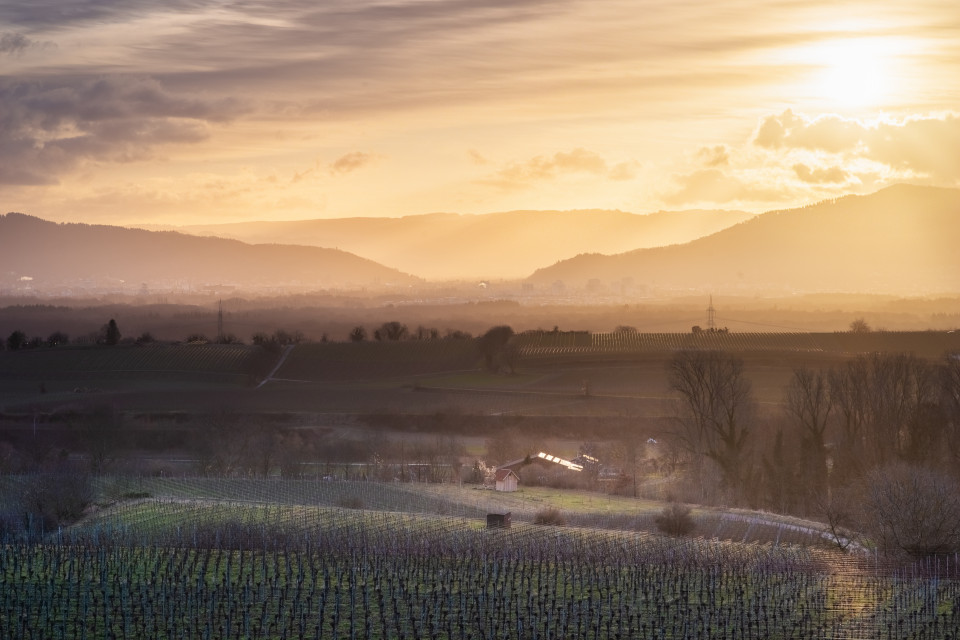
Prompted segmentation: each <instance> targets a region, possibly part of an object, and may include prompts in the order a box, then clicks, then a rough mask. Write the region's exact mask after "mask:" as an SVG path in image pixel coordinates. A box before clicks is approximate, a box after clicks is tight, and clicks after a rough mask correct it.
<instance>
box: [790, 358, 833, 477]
mask: <svg viewBox="0 0 960 640" xmlns="http://www.w3.org/2000/svg"><path fill="white" fill-rule="evenodd" d="M785 405H786V411H787V415H788V416H789V417H790V418H791V420H792V421H793V423H794V425H796V427H797V428H798V430H799V433H800V449H801V452H800V453H801V455H802V458H803V463H804V464H803V465H801V469H802V470H803V476H804V477H803V483H802V484H803V487H804V488H805V489H807V490H808V491H809V492H811V493H812V494H813V495H815V496H817V495H822V494H823V493H824V491H825V489H826V486H827V446H826V433H827V427H828V425H829V422H830V414H831V413H832V412H833V408H834V407H833V400H832V399H831V397H830V383H829V376H828V375H827V374H826V373H825V372H824V371H823V370H819V371H811V370H810V369H807V368H806V367H801V368H799V369H794V371H793V377H792V378H791V379H790V384H789V385H788V386H787V392H786V398H785Z"/></svg>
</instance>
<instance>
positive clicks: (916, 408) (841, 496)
mask: <svg viewBox="0 0 960 640" xmlns="http://www.w3.org/2000/svg"><path fill="white" fill-rule="evenodd" d="M667 378H668V381H669V385H670V388H671V389H672V390H673V391H674V392H675V393H676V394H677V396H678V397H679V399H680V402H679V405H678V411H677V414H676V420H675V423H674V424H675V427H674V429H673V431H672V432H671V434H670V441H671V443H672V445H673V449H674V452H675V455H676V459H677V463H678V464H679V465H680V466H681V467H682V468H684V469H685V470H686V473H685V474H684V475H685V477H686V478H687V481H688V482H687V486H686V487H685V489H684V490H685V491H686V492H687V496H688V497H689V498H691V500H690V501H696V502H708V503H709V502H714V503H724V504H742V505H747V506H752V507H763V508H769V509H772V510H775V511H778V512H781V513H796V514H801V515H814V516H820V517H824V518H825V519H826V520H827V521H828V522H829V523H831V524H832V525H833V526H836V527H837V528H840V527H842V526H844V525H846V526H849V527H855V526H857V525H859V526H861V528H866V529H868V530H871V531H872V532H874V533H875V534H876V535H877V537H878V538H879V539H880V540H881V541H883V542H885V543H887V544H889V545H890V546H892V547H896V548H899V549H900V550H903V551H907V552H910V553H917V554H926V553H937V552H943V551H947V550H953V551H956V550H960V482H958V481H960V356H958V355H957V354H948V355H945V356H944V357H943V358H942V359H941V360H940V361H939V362H930V361H927V360H924V359H921V358H918V357H916V356H914V355H911V354H903V353H873V354H869V355H860V356H857V357H855V358H853V359H851V360H848V361H846V362H844V363H842V364H840V365H838V366H835V367H830V368H821V369H810V368H808V367H798V368H796V369H794V370H793V372H792V375H791V378H790V382H789V384H788V386H787V388H786V390H785V392H784V398H783V410H782V412H781V413H780V414H779V415H777V414H776V413H774V414H772V415H771V414H769V413H767V414H762V413H761V412H760V411H758V407H757V403H756V402H755V399H754V397H753V394H752V390H751V386H750V381H749V380H748V379H747V377H746V376H745V373H744V367H743V361H742V360H740V359H739V358H737V357H735V356H733V355H730V354H728V353H723V352H716V351H683V352H680V353H678V354H677V355H676V356H675V357H674V358H673V359H672V360H671V361H670V362H669V365H668V371H667Z"/></svg>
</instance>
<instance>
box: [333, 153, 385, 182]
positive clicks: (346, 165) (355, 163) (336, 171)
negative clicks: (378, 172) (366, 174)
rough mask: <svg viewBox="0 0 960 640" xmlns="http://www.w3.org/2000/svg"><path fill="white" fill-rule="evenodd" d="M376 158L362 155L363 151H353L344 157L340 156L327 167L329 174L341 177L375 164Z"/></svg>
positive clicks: (365, 154) (367, 154)
mask: <svg viewBox="0 0 960 640" xmlns="http://www.w3.org/2000/svg"><path fill="white" fill-rule="evenodd" d="M376 160H377V156H375V155H373V154H371V153H364V152H363V151H354V152H352V153H348V154H346V155H342V156H340V157H339V158H337V159H336V160H334V161H333V162H332V163H331V164H330V167H329V169H328V170H329V172H330V174H331V175H334V176H342V175H344V174H347V173H353V172H354V171H357V170H358V169H362V168H363V167H365V166H367V165H369V164H372V163H373V162H376Z"/></svg>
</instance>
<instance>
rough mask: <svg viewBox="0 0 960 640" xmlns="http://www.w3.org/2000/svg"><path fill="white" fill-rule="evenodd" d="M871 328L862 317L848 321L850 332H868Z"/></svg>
mask: <svg viewBox="0 0 960 640" xmlns="http://www.w3.org/2000/svg"><path fill="white" fill-rule="evenodd" d="M870 331H872V329H871V328H870V325H869V324H867V321H866V320H864V319H863V318H857V319H856V320H854V321H853V322H851V323H850V333H870Z"/></svg>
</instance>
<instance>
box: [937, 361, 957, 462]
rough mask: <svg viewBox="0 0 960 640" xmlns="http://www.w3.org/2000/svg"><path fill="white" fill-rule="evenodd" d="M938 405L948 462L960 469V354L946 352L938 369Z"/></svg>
mask: <svg viewBox="0 0 960 640" xmlns="http://www.w3.org/2000/svg"><path fill="white" fill-rule="evenodd" d="M940 406H941V407H943V411H944V417H945V420H946V425H945V426H946V430H945V431H946V437H947V446H948V452H949V454H948V455H949V464H950V466H951V467H952V468H953V469H954V471H958V470H960V354H957V353H948V354H947V355H946V356H944V363H943V366H942V367H941V369H940Z"/></svg>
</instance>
